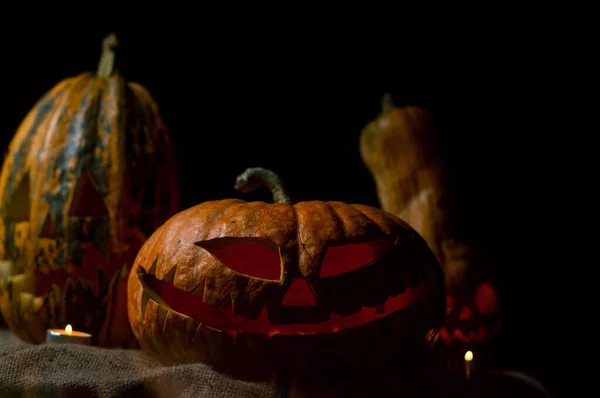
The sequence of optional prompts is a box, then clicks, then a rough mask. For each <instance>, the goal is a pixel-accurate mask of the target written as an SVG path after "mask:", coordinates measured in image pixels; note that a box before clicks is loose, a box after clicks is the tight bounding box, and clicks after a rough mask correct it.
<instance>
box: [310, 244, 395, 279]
mask: <svg viewBox="0 0 600 398" xmlns="http://www.w3.org/2000/svg"><path fill="white" fill-rule="evenodd" d="M393 246H394V242H393V241H391V240H389V239H378V240H372V241H366V242H358V243H348V244H342V245H335V246H329V247H328V248H327V251H326V252H325V257H324V258H323V262H322V263H321V272H320V275H321V278H327V277H330V276H336V275H341V274H345V273H346V272H350V271H354V270H356V269H359V268H361V267H363V266H365V265H368V264H370V263H372V262H374V261H377V260H379V259H380V258H381V257H383V256H384V255H385V254H386V253H388V252H389V251H390V250H391V249H392V247H393Z"/></svg>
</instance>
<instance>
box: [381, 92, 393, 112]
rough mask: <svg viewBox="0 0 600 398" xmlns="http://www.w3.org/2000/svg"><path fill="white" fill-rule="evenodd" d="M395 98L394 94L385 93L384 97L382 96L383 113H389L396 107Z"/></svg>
mask: <svg viewBox="0 0 600 398" xmlns="http://www.w3.org/2000/svg"><path fill="white" fill-rule="evenodd" d="M394 107H395V105H394V100H393V99H392V94H390V93H385V94H384V95H383V98H381V113H388V112H390V111H391V110H392V109H394Z"/></svg>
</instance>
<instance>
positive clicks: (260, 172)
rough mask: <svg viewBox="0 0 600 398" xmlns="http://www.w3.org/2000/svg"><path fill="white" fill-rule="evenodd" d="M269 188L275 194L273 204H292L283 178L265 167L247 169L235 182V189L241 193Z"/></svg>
mask: <svg viewBox="0 0 600 398" xmlns="http://www.w3.org/2000/svg"><path fill="white" fill-rule="evenodd" d="M261 187H267V188H269V190H270V191H271V193H272V194H273V202H275V203H287V204H292V199H291V198H290V197H289V195H288V194H287V192H286V191H285V188H284V186H283V182H282V181H281V178H280V177H279V176H278V175H277V174H275V172H273V171H271V170H269V169H265V168H263V167H251V168H249V169H246V171H244V172H243V173H242V174H240V175H239V176H238V177H237V179H236V180H235V185H234V188H235V189H237V190H238V191H240V192H251V191H254V190H255V189H257V188H261Z"/></svg>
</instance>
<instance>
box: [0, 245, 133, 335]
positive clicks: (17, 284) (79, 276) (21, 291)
mask: <svg viewBox="0 0 600 398" xmlns="http://www.w3.org/2000/svg"><path fill="white" fill-rule="evenodd" d="M83 249H84V250H83V251H84V257H85V264H86V265H82V266H77V265H74V264H66V265H64V266H60V268H58V267H53V268H50V267H45V269H38V270H35V271H33V270H25V272H23V273H19V274H15V275H9V276H6V277H5V278H4V279H3V280H2V281H1V283H0V296H1V297H2V302H1V305H2V310H3V311H5V312H6V311H10V313H11V316H10V318H14V321H15V322H19V321H20V320H27V319H31V316H32V315H36V314H39V313H40V311H42V310H43V309H44V308H46V309H48V310H49V311H50V312H51V313H52V316H51V318H52V319H53V321H51V322H53V323H54V325H49V326H54V327H64V325H62V324H60V325H59V324H57V323H58V321H59V319H61V318H65V319H66V318H67V317H68V318H69V319H72V320H73V321H77V320H78V319H81V323H82V325H83V324H88V323H90V322H91V320H89V319H87V318H88V315H90V314H91V312H92V311H91V309H89V308H88V309H86V306H88V305H89V304H90V303H92V302H94V303H96V302H97V301H98V300H102V299H104V298H103V297H102V294H101V292H105V291H107V289H108V286H109V285H110V284H111V283H113V280H116V278H112V279H111V280H109V279H108V277H107V275H116V276H119V275H120V274H122V273H123V272H124V271H127V267H126V266H124V267H123V269H121V273H119V272H115V271H116V267H114V264H108V262H107V260H106V258H105V256H104V255H102V254H101V253H100V252H98V250H97V249H96V248H95V247H94V245H91V244H90V245H86V246H85V247H84V248H83ZM90 263H95V264H97V266H95V267H94V266H91V265H90ZM21 271H23V270H22V269H21ZM121 276H122V275H121ZM86 319H87V320H86Z"/></svg>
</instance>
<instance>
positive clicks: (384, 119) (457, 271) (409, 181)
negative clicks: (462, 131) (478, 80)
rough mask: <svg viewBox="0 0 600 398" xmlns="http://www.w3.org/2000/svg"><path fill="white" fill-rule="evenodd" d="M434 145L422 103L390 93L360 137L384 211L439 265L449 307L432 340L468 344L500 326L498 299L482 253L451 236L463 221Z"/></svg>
mask: <svg viewBox="0 0 600 398" xmlns="http://www.w3.org/2000/svg"><path fill="white" fill-rule="evenodd" d="M439 149H440V148H438V140H437V139H436V135H435V130H434V123H433V118H432V117H431V115H430V114H429V113H428V112H427V111H426V110H425V109H422V108H420V107H415V106H406V107H399V106H395V105H394V103H393V101H392V98H391V96H390V95H389V94H386V95H385V96H384V97H383V100H382V111H381V114H380V115H379V116H378V117H377V118H376V119H374V120H372V121H370V122H369V123H368V124H367V125H366V126H365V128H364V129H363V131H362V133H361V138H360V151H361V156H362V158H363V161H364V163H365V165H366V166H367V167H368V168H369V170H370V172H371V174H372V175H373V178H374V180H375V183H376V187H377V194H378V197H379V200H380V202H381V207H382V209H384V210H386V211H390V212H392V213H394V214H395V215H397V216H399V217H401V218H402V219H403V220H405V221H407V222H408V223H409V224H410V225H411V227H413V228H414V229H415V230H416V231H417V232H419V234H420V235H421V236H422V237H423V238H424V239H425V240H426V241H427V244H428V245H429V247H430V248H431V249H432V250H433V251H434V253H435V254H436V256H437V257H438V259H439V261H440V262H441V264H442V266H443V268H444V274H445V279H446V291H447V293H448V298H447V303H448V308H447V317H446V322H445V326H444V328H443V329H442V330H441V332H440V337H441V338H440V339H439V340H438V341H439V342H440V343H441V344H453V345H462V346H464V345H468V346H470V345H472V344H478V343H482V342H484V341H486V340H488V338H490V337H491V336H493V335H494V334H495V333H496V332H497V331H498V330H499V328H500V309H499V306H500V304H499V297H498V292H497V291H496V289H495V288H494V286H493V282H492V281H493V280H494V278H493V275H492V271H493V270H492V269H491V268H490V267H489V265H488V264H487V263H486V262H485V261H482V258H481V253H480V252H479V251H478V250H477V248H475V247H473V245H471V244H468V243H465V241H463V240H459V239H455V236H456V233H455V231H456V229H457V226H458V229H461V228H462V225H459V224H460V223H461V221H462V219H461V217H460V216H461V214H456V212H454V211H453V209H454V207H453V204H452V203H453V201H456V200H457V199H456V196H455V195H456V193H455V192H454V190H453V189H452V186H451V184H452V183H453V181H452V177H453V176H451V175H448V171H447V170H448V167H447V166H448V162H447V161H446V156H445V155H444V154H443V153H442V152H441V151H440V150H439ZM477 303H480V304H477ZM479 307H481V309H479ZM455 343H456V344H455Z"/></svg>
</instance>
